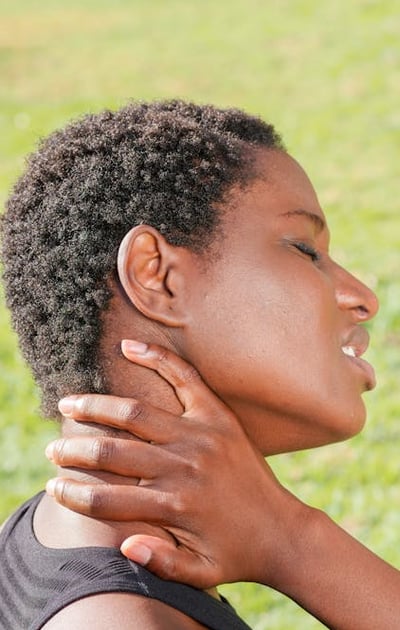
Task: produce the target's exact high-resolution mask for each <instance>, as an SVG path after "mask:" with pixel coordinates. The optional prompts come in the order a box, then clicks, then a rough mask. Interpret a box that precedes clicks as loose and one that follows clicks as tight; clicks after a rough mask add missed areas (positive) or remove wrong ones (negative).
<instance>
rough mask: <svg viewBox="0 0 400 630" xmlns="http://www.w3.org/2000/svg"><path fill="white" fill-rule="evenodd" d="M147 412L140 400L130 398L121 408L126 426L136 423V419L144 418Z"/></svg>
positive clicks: (121, 417)
mask: <svg viewBox="0 0 400 630" xmlns="http://www.w3.org/2000/svg"><path fill="white" fill-rule="evenodd" d="M145 418H146V413H145V410H144V406H143V404H142V403H140V402H139V401H138V400H133V399H132V400H129V401H126V403H125V404H124V405H123V407H122V408H121V412H120V419H121V421H122V423H123V425H124V426H125V427H126V428H129V427H130V426H131V425H133V424H134V423H135V420H139V419H141V420H144V419H145Z"/></svg>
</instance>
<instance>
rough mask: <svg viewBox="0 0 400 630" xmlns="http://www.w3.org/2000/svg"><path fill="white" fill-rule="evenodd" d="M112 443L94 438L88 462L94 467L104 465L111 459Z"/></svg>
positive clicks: (102, 438)
mask: <svg viewBox="0 0 400 630" xmlns="http://www.w3.org/2000/svg"><path fill="white" fill-rule="evenodd" d="M113 454H114V442H113V440H109V439H108V438H105V437H98V438H94V440H93V442H92V445H91V452H90V460H91V462H92V463H93V464H94V465H99V464H105V463H107V462H109V461H110V460H111V459H112V458H113Z"/></svg>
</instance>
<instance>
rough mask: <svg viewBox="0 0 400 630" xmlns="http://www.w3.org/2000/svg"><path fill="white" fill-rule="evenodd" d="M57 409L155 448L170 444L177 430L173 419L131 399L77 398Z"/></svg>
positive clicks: (65, 401)
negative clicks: (125, 433)
mask: <svg viewBox="0 0 400 630" xmlns="http://www.w3.org/2000/svg"><path fill="white" fill-rule="evenodd" d="M58 406H59V409H60V411H61V413H62V414H63V416H65V417H66V418H73V419H74V420H79V421H85V422H95V423H97V424H102V425H107V426H112V427H116V428H117V429H121V430H123V431H128V432H129V433H132V434H133V435H136V436H137V437H140V438H142V439H143V440H146V441H148V442H151V441H152V442H157V444H164V443H167V442H169V441H171V440H173V439H174V437H175V435H176V433H177V430H178V427H177V426H176V416H174V415H172V414H170V413H168V412H167V411H164V410H162V409H159V408H157V407H153V405H149V404H147V403H145V402H142V401H139V400H136V399H134V398H121V397H118V396H106V395H100V394H78V395H76V396H68V398H63V399H62V400H60V402H59V404H58Z"/></svg>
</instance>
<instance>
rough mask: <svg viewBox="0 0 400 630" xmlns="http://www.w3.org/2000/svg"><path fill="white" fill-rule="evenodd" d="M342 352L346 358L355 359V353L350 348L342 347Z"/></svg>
mask: <svg viewBox="0 0 400 630" xmlns="http://www.w3.org/2000/svg"><path fill="white" fill-rule="evenodd" d="M342 352H343V353H344V354H345V355H347V356H348V357H356V356H357V354H356V351H355V349H354V348H353V347H352V346H342Z"/></svg>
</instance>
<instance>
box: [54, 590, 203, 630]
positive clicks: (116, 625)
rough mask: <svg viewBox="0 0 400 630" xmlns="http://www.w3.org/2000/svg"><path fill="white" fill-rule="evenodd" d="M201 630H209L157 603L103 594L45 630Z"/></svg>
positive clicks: (81, 603)
mask: <svg viewBox="0 0 400 630" xmlns="http://www.w3.org/2000/svg"><path fill="white" fill-rule="evenodd" d="M71 628H82V629H85V628H88V629H90V630H114V629H115V630H121V628H124V630H202V629H204V628H206V626H203V625H202V624H200V623H198V622H197V621H195V620H194V619H192V618H190V617H188V616H187V615H185V614H183V613H182V612H180V611H179V610H176V609H174V608H172V607H171V606H168V605H167V604H164V603H163V602H160V601H158V600H154V599H150V598H148V597H142V596H140V595H135V594H131V593H101V594H99V595H92V596H90V597H85V598H84V599H80V600H78V601H76V602H74V603H72V604H70V605H69V606H67V607H65V608H63V609H62V610H61V611H59V612H58V613H57V614H56V615H55V616H54V617H52V618H51V619H50V620H49V621H48V622H47V623H46V624H45V625H44V626H43V630H70V629H71Z"/></svg>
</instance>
